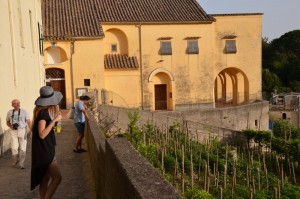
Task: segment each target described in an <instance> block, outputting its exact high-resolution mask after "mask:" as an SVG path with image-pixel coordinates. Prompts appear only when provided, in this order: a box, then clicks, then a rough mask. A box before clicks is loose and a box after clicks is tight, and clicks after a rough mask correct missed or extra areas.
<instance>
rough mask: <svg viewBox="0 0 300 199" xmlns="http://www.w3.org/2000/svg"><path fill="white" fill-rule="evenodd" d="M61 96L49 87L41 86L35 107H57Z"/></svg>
mask: <svg viewBox="0 0 300 199" xmlns="http://www.w3.org/2000/svg"><path fill="white" fill-rule="evenodd" d="M62 98H63V95H62V94H61V92H59V91H54V90H53V88H52V87H51V86H43V87H42V88H40V96H39V97H38V98H37V99H36V100H35V103H34V104H35V105H37V106H51V105H57V104H58V103H59V102H60V101H61V99H62Z"/></svg>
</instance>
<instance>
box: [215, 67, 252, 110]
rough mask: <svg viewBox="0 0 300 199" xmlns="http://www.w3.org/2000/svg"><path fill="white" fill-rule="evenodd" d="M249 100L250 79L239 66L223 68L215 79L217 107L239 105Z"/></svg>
mask: <svg viewBox="0 0 300 199" xmlns="http://www.w3.org/2000/svg"><path fill="white" fill-rule="evenodd" d="M248 101H249V81H248V78H247V76H246V75H245V73H244V72H243V71H241V70H240V69H237V68H226V69H224V70H222V71H221V72H220V73H219V74H218V76H217V77H216V79H215V103H216V107H224V106H237V105H241V104H247V103H248Z"/></svg>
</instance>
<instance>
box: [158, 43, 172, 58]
mask: <svg viewBox="0 0 300 199" xmlns="http://www.w3.org/2000/svg"><path fill="white" fill-rule="evenodd" d="M160 54H161V55H172V45H171V41H162V42H160Z"/></svg>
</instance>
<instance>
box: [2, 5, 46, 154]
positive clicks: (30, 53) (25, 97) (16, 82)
mask: <svg viewBox="0 0 300 199" xmlns="http://www.w3.org/2000/svg"><path fill="white" fill-rule="evenodd" d="M0 24H1V28H0V56H1V58H0V91H1V104H0V106H1V107H0V123H1V126H0V153H1V152H2V151H5V150H6V149H7V148H8V147H9V142H10V139H9V136H7V133H6V132H7V131H6V130H7V129H8V127H7V126H6V113H7V111H8V110H10V109H12V106H11V101H12V100H13V99H15V98H18V99H20V101H21V107H22V108H25V109H26V110H28V112H29V113H30V116H32V111H33V107H34V101H35V99H36V98H37V97H38V95H39V88H40V87H41V86H42V85H44V83H45V68H44V65H43V36H42V32H43V26H42V16H41V1H40V0H26V1H23V0H15V1H11V0H8V1H1V2H0ZM2 141H3V142H2Z"/></svg>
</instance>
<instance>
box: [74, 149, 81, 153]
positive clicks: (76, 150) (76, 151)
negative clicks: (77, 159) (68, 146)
mask: <svg viewBox="0 0 300 199" xmlns="http://www.w3.org/2000/svg"><path fill="white" fill-rule="evenodd" d="M73 152H74V153H81V152H82V151H81V150H80V149H73Z"/></svg>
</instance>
